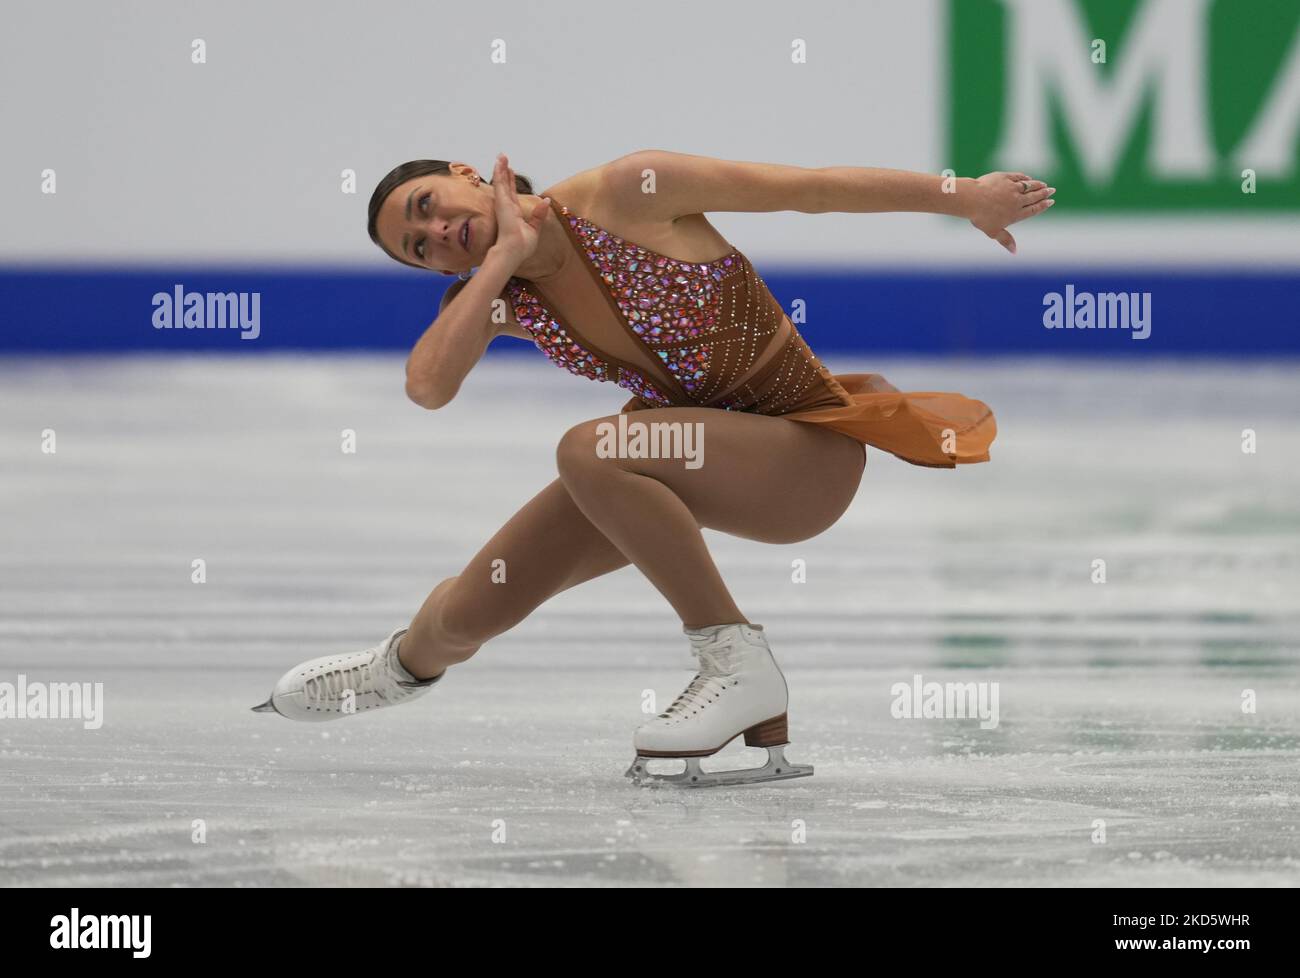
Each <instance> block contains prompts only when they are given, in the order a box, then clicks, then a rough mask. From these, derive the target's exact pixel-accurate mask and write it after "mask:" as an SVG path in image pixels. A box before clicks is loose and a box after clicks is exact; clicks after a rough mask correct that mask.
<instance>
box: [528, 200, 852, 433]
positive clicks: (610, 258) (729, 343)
mask: <svg viewBox="0 0 1300 978" xmlns="http://www.w3.org/2000/svg"><path fill="white" fill-rule="evenodd" d="M552 206H553V207H555V208H558V214H557V216H558V217H559V219H560V222H561V225H562V226H563V227H564V229H565V231H566V232H567V234H568V236H569V238H570V240H571V241H572V243H573V244H574V246H575V248H576V250H577V252H578V254H579V256H580V257H581V259H582V261H581V264H582V265H583V266H584V267H585V268H586V269H587V270H588V272H589V273H590V274H591V276H592V277H593V278H594V280H595V282H596V284H597V285H598V286H599V289H600V291H601V293H602V294H603V296H604V297H605V299H606V301H607V304H608V306H607V309H606V310H602V312H603V313H604V315H603V316H599V317H597V316H592V315H590V314H589V316H588V318H601V319H602V320H605V321H606V325H605V326H604V328H607V329H619V330H623V331H625V332H626V333H627V334H628V335H630V336H631V337H633V338H634V342H633V344H631V345H630V346H629V345H624V346H623V349H625V350H635V354H631V353H625V354H624V356H622V357H619V356H616V355H615V353H614V351H613V350H611V349H602V348H601V345H600V343H599V342H596V341H595V339H594V338H598V335H599V329H598V328H595V325H596V324H593V323H591V322H588V321H584V322H583V323H582V325H581V327H580V330H581V335H578V334H579V328H575V327H576V321H575V322H569V321H566V320H565V318H564V317H563V316H562V315H561V313H560V311H559V310H558V309H556V308H553V307H552V306H553V305H554V304H555V302H558V303H559V304H561V305H563V298H562V297H559V296H556V297H555V302H552V304H551V306H548V304H547V302H546V300H545V299H543V298H542V297H541V296H540V295H539V292H540V289H538V288H537V287H536V286H534V285H533V284H532V283H530V282H528V281H527V280H526V279H521V278H518V277H512V278H511V279H510V280H509V281H508V282H507V285H506V290H507V293H508V294H509V297H510V300H511V304H512V307H513V310H514V313H515V318H516V319H517V320H518V322H519V324H520V325H521V326H523V327H524V329H526V330H527V331H528V332H529V333H530V334H531V335H532V337H533V341H534V343H535V344H536V346H537V347H538V348H539V349H540V350H541V351H542V352H543V353H545V354H546V355H547V356H548V357H549V358H550V359H551V360H553V361H554V362H555V363H556V364H558V365H559V366H561V367H564V368H565V369H567V370H569V371H570V372H572V373H575V374H579V375H581V376H584V377H588V378H590V379H592V380H598V381H612V382H614V383H616V384H618V385H619V386H620V387H623V388H625V389H626V390H628V391H630V392H631V393H632V394H633V395H634V396H635V398H636V399H637V400H638V401H639V402H640V403H639V404H637V405H635V406H637V407H683V406H704V407H717V408H723V409H725V410H741V411H754V412H758V413H762V414H783V413H788V412H790V411H793V410H803V409H807V408H809V407H822V406H827V405H834V404H842V403H845V402H846V401H847V400H848V398H847V395H845V394H844V391H843V388H841V387H840V386H839V384H837V383H836V382H835V380H834V378H833V377H832V375H831V374H830V372H829V371H828V370H827V369H826V368H825V367H824V366H822V365H821V364H820V362H819V361H818V360H817V358H816V356H815V355H814V354H813V353H812V350H811V349H809V348H808V345H807V344H806V343H805V342H804V341H803V338H802V337H801V336H800V335H799V333H798V331H797V330H795V329H794V327H793V326H792V325H790V324H789V321H788V320H787V319H786V318H785V315H784V313H783V311H782V309H781V306H780V305H779V304H778V303H777V301H776V299H775V298H774V297H773V296H772V293H771V292H770V291H769V290H768V288H767V285H766V284H765V283H764V282H763V280H762V279H761V278H760V277H759V276H758V274H757V272H755V270H754V268H753V266H752V265H751V264H750V263H749V260H748V259H747V258H746V257H745V256H744V255H743V254H741V253H740V252H739V251H737V250H735V249H734V248H733V249H732V250H731V251H730V252H728V253H727V254H725V255H723V256H722V257H721V258H717V259H715V260H713V261H709V262H686V261H681V260H679V259H674V258H670V257H668V256H666V255H662V254H659V253H657V252H654V251H651V250H649V249H648V248H643V247H642V246H640V245H638V244H635V243H634V242H631V241H628V240H626V239H624V238H620V237H618V236H617V235H615V234H612V233H610V232H609V231H606V230H605V229H604V228H601V227H599V226H598V225H596V224H593V223H592V222H591V221H588V220H587V219H585V218H583V217H580V216H579V215H577V214H574V213H571V212H570V210H569V208H568V207H566V206H563V205H559V204H556V203H555V202H554V201H552ZM611 314H612V315H611ZM608 320H614V321H616V325H614V324H613V323H609V322H608ZM783 327H784V332H783V335H784V337H785V339H784V341H783V342H782V343H781V345H780V347H779V348H776V349H772V350H769V347H770V346H771V345H772V344H773V341H774V340H775V339H776V337H777V336H778V334H779V333H782V330H783ZM607 335H608V334H607ZM607 345H608V346H613V345H614V344H612V343H610V344H607ZM765 354H766V356H765ZM760 361H761V362H762V366H761V367H759V368H758V369H757V370H755V369H754V368H755V365H756V364H759V363H760ZM742 379H743V383H737V382H738V381H741V380H742Z"/></svg>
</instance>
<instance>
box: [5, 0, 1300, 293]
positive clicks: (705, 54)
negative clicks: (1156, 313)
mask: <svg viewBox="0 0 1300 978" xmlns="http://www.w3.org/2000/svg"><path fill="white" fill-rule="evenodd" d="M943 10H944V4H942V3H940V2H938V0H888V2H886V0H880V2H874V3H865V2H864V3H847V2H845V3H809V2H804V3H797V4H792V3H789V2H787V0H781V2H773V0H761V2H746V3H743V4H739V3H736V4H733V3H705V2H700V0H695V2H689V0H666V2H654V3H645V4H626V3H625V4H618V5H615V4H612V3H610V2H609V0H604V2H601V0H580V2H560V0H551V2H546V3H522V2H504V3H503V2H495V0H493V2H484V3H480V4H468V5H452V4H438V3H430V2H414V0H376V2H366V3H359V2H349V3H336V2H326V3H306V2H295V3H271V2H249V0H236V2H221V3H216V2H212V3H197V2H193V0H183V2H162V0H145V2H135V3H125V2H119V3H107V2H98V0H95V2H90V0H80V2H75V3H67V2H63V3H61V2H46V3H39V4H37V3H26V4H21V5H20V4H13V5H10V6H9V7H8V8H7V9H6V11H5V14H4V31H3V34H2V35H0V86H2V89H0V90H2V91H3V92H4V93H5V98H4V101H3V103H0V133H3V140H4V145H3V152H2V153H0V213H3V215H4V219H3V230H2V231H0V260H4V261H14V260H39V261H63V262H86V261H91V262H102V261H114V262H122V261H126V262H144V261H154V260H196V261H197V260H202V261H229V262H239V261H265V260H271V261H277V262H293V263H315V262H325V263H330V264H334V263H354V262H359V263H376V264H382V263H385V262H386V261H387V259H385V258H384V257H383V256H382V255H381V254H380V253H379V252H378V251H377V250H376V249H375V248H374V246H373V245H371V244H370V242H369V240H368V239H367V237H366V234H365V206H366V202H367V200H368V198H369V194H370V191H371V189H372V188H373V186H374V183H375V182H376V181H377V180H378V179H379V177H381V176H382V175H383V173H384V172H386V171H387V170H388V169H389V168H390V167H391V166H393V165H394V164H396V163H398V162H401V161H403V160H405V159H408V158H412V157H421V156H430V157H438V158H444V159H448V158H450V159H457V158H459V159H464V160H466V161H468V162H471V163H473V164H475V165H477V166H479V167H480V169H482V170H483V171H484V172H488V171H490V167H491V162H492V158H493V156H494V154H495V153H496V151H497V150H499V149H502V150H505V151H506V152H508V153H509V154H510V155H511V157H512V161H513V163H514V164H515V168H516V170H518V171H519V172H521V173H526V174H528V175H529V176H531V177H533V179H534V181H535V185H536V186H537V187H538V188H539V189H541V188H544V187H546V186H548V185H550V184H553V183H555V182H557V181H558V180H560V179H562V178H563V177H565V176H567V175H569V174H571V173H573V172H576V171H578V170H582V169H586V168H588V167H590V166H593V165H595V164H598V163H600V162H603V161H605V160H609V159H612V158H614V157H617V156H620V155H622V154H624V153H627V152H629V151H632V150H635V149H641V148H649V147H654V148H664V149H673V150H679V151H682V152H690V153H700V154H705V155H712V156H719V157H723V158H729V159H746V160H762V161H773V162H784V163H792V164H798V165H803V166H829V165H861V166H870V165H880V166H898V167H905V168H911V169H925V170H932V171H937V170H939V169H941V168H943V167H944V166H945V165H947V164H946V163H945V162H944V161H943V160H942V159H941V158H940V154H941V152H942V147H941V139H942V132H941V120H942V112H943V111H945V109H944V106H943V105H942V102H943V99H942V98H941V97H940V95H941V92H940V85H941V84H942V79H943V71H942V70H941V58H942V52H943V31H942V15H943ZM196 37H199V38H203V39H204V40H205V41H206V42H207V50H208V62H207V64H204V65H194V64H191V62H190V43H191V40H192V39H194V38H196ZM498 37H499V38H504V39H505V41H506V42H507V45H508V63H507V64H505V65H497V64H492V63H490V61H489V45H490V43H491V42H492V40H493V39H494V38H498ZM796 37H798V38H804V39H806V40H807V43H808V50H809V58H810V61H809V63H808V64H806V65H792V64H791V63H790V56H789V51H790V43H791V39H793V38H796ZM47 167H48V168H53V169H54V170H56V171H57V174H58V193H57V195H55V196H47V195H43V194H41V193H40V187H39V181H40V173H41V171H42V170H43V169H45V168H47ZM345 167H352V168H354V169H355V170H356V171H357V173H358V175H359V186H358V193H357V194H356V195H355V196H347V195H344V194H342V193H340V191H339V173H340V171H341V170H342V169H343V168H345ZM713 220H714V223H715V224H716V225H717V226H718V227H719V229H720V230H721V231H722V232H723V233H724V234H725V235H726V236H727V237H728V238H729V239H730V240H731V241H732V242H733V243H734V244H736V245H737V246H738V247H740V248H742V249H743V250H745V251H746V252H747V253H748V254H749V255H750V256H751V257H753V258H754V259H755V260H768V261H771V260H781V261H791V262H793V261H801V262H812V261H822V260H833V261H838V262H843V263H848V264H861V263H864V262H880V263H893V262H900V261H901V262H907V263H909V264H912V265H915V264H917V263H922V264H924V263H935V264H948V263H965V262H977V263H980V262H986V263H990V264H991V265H993V266H996V267H1004V268H1005V267H1013V266H1012V265H1011V264H1009V263H1010V262H1011V261H1012V259H1010V258H1009V257H1008V256H1006V255H1005V253H1003V252H1002V251H1001V249H999V248H998V247H997V246H996V245H994V244H993V243H992V242H989V241H987V240H986V239H984V238H983V237H982V236H981V235H979V234H978V233H977V232H975V231H974V230H973V229H971V228H969V227H968V226H966V225H964V224H963V223H961V222H958V221H955V220H951V219H944V218H935V217H929V216H915V215H893V216H867V215H815V216H810V215H800V214H795V213H779V214H772V215H750V214H718V215H716V216H715V217H714V218H713ZM1295 224H1296V222H1295V221H1294V219H1290V218H1287V219H1280V220H1273V221H1256V222H1250V223H1239V222H1238V223H1230V222H1223V221H1221V220H1208V219H1196V220H1188V219H1186V218H1183V219H1174V220H1170V219H1163V220H1160V221H1155V220H1151V219H1148V218H1145V217H1143V218H1141V219H1135V220H1127V221H1114V220H1099V219H1092V220H1080V219H1075V220H1070V219H1068V218H1061V219H1058V218H1057V217H1056V216H1053V218H1052V219H1051V220H1045V221H1042V222H1039V223H1038V224H1037V225H1036V226H1034V227H1028V228H1025V229H1024V230H1023V232H1022V233H1020V234H1019V238H1020V241H1021V255H1020V256H1019V258H1018V259H1016V260H1015V261H1017V262H1019V263H1020V264H1021V265H1023V264H1026V263H1033V262H1049V261H1061V260H1069V261H1072V262H1087V261H1090V260H1097V261H1116V260H1118V261H1130V260H1145V261H1151V260H1156V261H1160V260H1168V261H1186V260H1197V261H1206V262H1212V263H1218V262H1248V263H1252V264H1257V263H1259V262H1260V261H1261V260H1268V259H1270V258H1272V259H1274V260H1288V261H1293V260H1300V257H1298V256H1300V247H1297V243H1298V239H1297V233H1296V230H1295Z"/></svg>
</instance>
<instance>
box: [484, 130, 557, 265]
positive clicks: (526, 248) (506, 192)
mask: <svg viewBox="0 0 1300 978" xmlns="http://www.w3.org/2000/svg"><path fill="white" fill-rule="evenodd" d="M492 195H493V198H494V199H495V201H496V217H497V239H496V243H495V244H493V245H492V250H493V251H499V252H500V253H502V254H504V255H505V256H506V257H508V258H509V259H511V260H512V261H517V262H518V261H523V260H524V259H525V258H527V257H528V256H529V255H531V254H532V253H533V252H534V251H536V250H537V244H538V242H539V241H540V240H541V229H542V222H543V221H545V220H546V212H547V211H548V210H550V198H549V197H543V198H542V199H541V200H540V201H538V202H537V203H536V204H533V205H532V206H530V207H529V208H528V211H527V213H525V211H524V207H523V205H522V204H521V203H520V202H519V194H518V193H517V192H516V190H515V171H514V170H512V169H511V168H510V161H509V160H508V159H507V158H506V154H505V153H498V154H497V159H496V163H495V164H494V165H493V168H492Z"/></svg>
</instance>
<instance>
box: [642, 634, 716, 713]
mask: <svg viewBox="0 0 1300 978" xmlns="http://www.w3.org/2000/svg"><path fill="white" fill-rule="evenodd" d="M724 648H725V647H724V646H713V647H712V648H710V647H708V646H706V647H704V648H697V649H692V650H691V654H692V655H694V656H696V657H697V658H698V659H699V660H700V671H699V672H697V673H696V674H695V678H694V679H692V680H691V681H690V684H689V685H688V686H687V687H686V688H685V689H684V690H682V692H681V695H680V696H678V697H677V699H675V700H673V702H672V705H671V706H669V707H668V709H666V710H664V712H663V713H661V714H659V715H660V716H661V717H667V716H671V715H672V714H674V713H681V712H682V711H683V710H685V709H686V708H687V707H690V706H694V705H695V704H696V703H698V702H700V701H701V700H704V699H709V698H711V697H710V696H709V695H708V694H710V693H715V692H721V691H722V690H724V689H726V687H727V682H726V676H725V674H723V672H722V669H721V664H720V662H719V660H718V658H717V654H718V653H720V652H722V651H723V649H724Z"/></svg>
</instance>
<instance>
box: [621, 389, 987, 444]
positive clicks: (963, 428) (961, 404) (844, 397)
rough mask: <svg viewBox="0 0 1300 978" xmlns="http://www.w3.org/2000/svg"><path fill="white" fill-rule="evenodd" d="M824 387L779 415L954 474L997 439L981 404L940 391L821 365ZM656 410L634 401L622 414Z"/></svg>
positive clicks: (639, 401)
mask: <svg viewBox="0 0 1300 978" xmlns="http://www.w3.org/2000/svg"><path fill="white" fill-rule="evenodd" d="M817 370H818V372H819V373H820V374H821V379H822V381H823V383H822V384H821V385H818V386H816V387H814V388H813V389H810V390H809V391H807V392H805V394H804V396H803V397H802V398H801V399H800V401H801V402H802V403H806V404H807V406H806V407H800V406H799V405H798V404H796V405H795V407H794V409H793V410H789V411H785V412H783V413H781V414H780V415H779V417H782V418H788V419H790V420H791V421H801V422H804V423H805V424H820V425H825V426H826V427H827V428H833V429H835V430H836V431H840V432H843V433H844V434H846V435H848V436H849V437H851V438H856V439H857V440H858V441H860V442H862V443H863V444H864V445H870V446H872V447H873V448H879V449H880V450H881V451H884V452H889V453H890V454H891V455H895V456H897V457H898V458H901V459H902V460H903V461H904V462H911V463H912V464H913V465H924V466H927V467H930V468H937V469H955V468H956V467H957V466H958V465H968V464H970V463H972V462H987V461H988V460H989V446H990V445H991V444H993V439H994V438H996V437H997V433H998V425H997V421H996V420H994V418H993V412H992V411H991V410H990V409H989V406H988V405H987V404H985V403H984V402H983V401H975V400H972V399H971V398H969V397H965V396H963V395H961V394H945V393H940V392H937V391H906V392H905V391H900V390H899V389H898V388H897V387H895V386H894V385H893V384H891V383H889V381H887V380H885V378H884V377H882V376H880V374H832V373H831V372H830V370H828V369H827V368H826V367H825V366H824V365H820V364H819V365H818V367H817ZM650 407H652V405H650V404H647V403H646V402H645V401H642V400H641V399H640V398H636V397H634V398H632V399H631V400H630V401H628V402H627V403H626V404H624V405H623V408H622V411H621V412H620V413H626V412H628V411H643V410H646V409H648V408H650Z"/></svg>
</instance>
